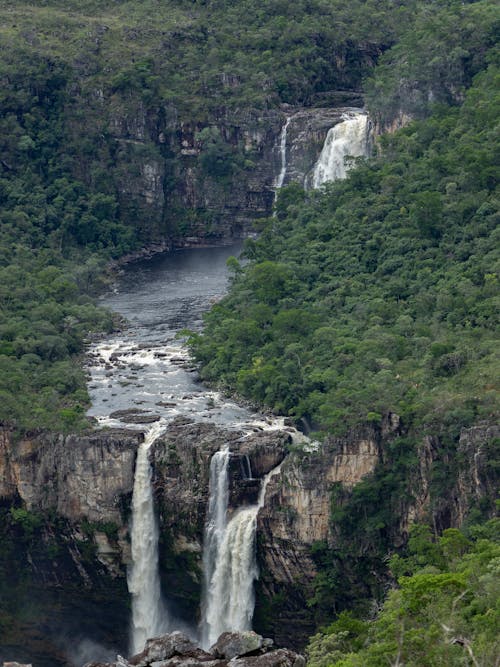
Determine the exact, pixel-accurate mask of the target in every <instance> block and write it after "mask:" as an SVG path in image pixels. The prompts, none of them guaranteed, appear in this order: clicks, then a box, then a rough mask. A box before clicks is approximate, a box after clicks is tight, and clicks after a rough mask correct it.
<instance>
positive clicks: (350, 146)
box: [308, 111, 370, 188]
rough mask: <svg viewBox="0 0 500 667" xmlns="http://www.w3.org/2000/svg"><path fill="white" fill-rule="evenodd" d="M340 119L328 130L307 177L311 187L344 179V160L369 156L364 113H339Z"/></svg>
mask: <svg viewBox="0 0 500 667" xmlns="http://www.w3.org/2000/svg"><path fill="white" fill-rule="evenodd" d="M342 118H343V120H342V122H340V123H338V124H337V125H335V126H334V127H332V128H331V129H330V130H328V134H327V136H326V139H325V143H324V145H323V149H322V151H321V154H320V156H319V158H318V161H317V162H316V164H315V166H314V168H313V171H312V173H311V175H310V176H309V178H308V181H309V184H310V187H312V188H319V187H320V186H321V185H323V183H326V182H328V181H335V180H337V179H339V178H345V177H346V175H347V172H348V170H349V165H347V164H346V158H347V157H348V156H351V157H361V156H366V155H368V153H369V138H370V124H369V120H368V116H367V114H365V113H362V112H359V111H348V112H345V113H343V114H342Z"/></svg>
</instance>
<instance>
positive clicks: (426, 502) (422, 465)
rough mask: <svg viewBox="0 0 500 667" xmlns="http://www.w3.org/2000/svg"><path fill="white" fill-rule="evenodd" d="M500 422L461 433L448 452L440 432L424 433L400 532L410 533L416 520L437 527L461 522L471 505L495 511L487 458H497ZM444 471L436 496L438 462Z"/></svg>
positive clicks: (494, 476)
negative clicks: (445, 483)
mask: <svg viewBox="0 0 500 667" xmlns="http://www.w3.org/2000/svg"><path fill="white" fill-rule="evenodd" d="M499 439H500V427H499V426H498V425H496V424H491V423H483V424H477V425H476V426H473V427H471V428H464V429H462V430H461V432H460V436H459V440H458V443H457V447H456V451H453V452H450V451H449V450H448V449H447V448H446V447H444V446H443V443H442V442H441V440H440V438H439V437H438V436H425V437H424V438H423V439H422V441H421V443H420V445H419V447H418V461H419V468H418V471H417V474H416V475H415V478H414V479H413V480H412V486H413V490H414V492H413V494H412V496H411V498H410V500H409V502H408V504H407V507H406V508H405V511H404V512H403V514H402V522H401V526H400V532H401V534H402V535H403V536H404V535H405V534H406V535H407V534H408V530H409V526H410V525H411V524H412V523H415V522H425V521H429V520H431V521H432V523H433V524H434V526H435V528H436V531H437V532H439V531H441V530H443V529H444V528H449V527H459V526H461V525H462V524H463V522H464V521H465V519H466V518H467V516H468V515H469V514H470V512H471V511H472V510H478V509H480V510H481V513H482V514H483V515H486V516H487V515H493V513H494V509H495V508H494V501H495V498H496V497H497V495H498V491H499V475H498V471H497V470H496V469H495V467H494V466H492V465H490V462H491V461H494V460H495V459H496V458H497V456H498V455H497V454H496V451H498V443H499V441H500V440H499ZM438 466H439V467H440V468H441V470H443V469H444V470H448V471H449V472H448V480H449V489H448V492H447V493H446V495H443V494H441V495H440V496H439V495H438V496H437V497H434V496H435V495H436V494H434V496H433V494H432V483H433V479H434V478H435V476H436V470H437V467H438Z"/></svg>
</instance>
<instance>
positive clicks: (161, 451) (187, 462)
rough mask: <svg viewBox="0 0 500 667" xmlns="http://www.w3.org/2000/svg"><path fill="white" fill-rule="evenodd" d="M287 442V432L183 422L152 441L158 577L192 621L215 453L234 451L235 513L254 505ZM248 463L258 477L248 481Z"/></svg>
mask: <svg viewBox="0 0 500 667" xmlns="http://www.w3.org/2000/svg"><path fill="white" fill-rule="evenodd" d="M288 439H289V435H288V434H287V433H281V432H275V431H274V432H269V431H260V432H255V433H252V434H250V435H248V434H244V433H241V432H238V431H230V430H224V429H221V428H218V427H216V426H214V425H213V424H199V423H194V422H191V421H189V420H186V419H182V418H179V419H177V420H175V421H174V422H173V423H172V424H171V425H170V426H169V428H168V429H167V431H166V432H165V434H164V435H163V436H161V437H160V438H159V439H158V440H157V441H156V442H155V443H154V445H153V448H152V454H151V456H152V461H153V469H154V479H153V484H154V488H155V496H156V500H157V504H158V510H159V517H160V526H161V533H160V573H161V576H162V579H163V584H164V587H165V590H167V591H169V596H170V597H171V599H173V600H174V601H175V603H176V605H177V607H178V609H179V611H180V612H181V613H184V615H185V617H186V619H190V620H191V621H192V619H193V618H195V617H196V615H197V613H198V604H199V598H200V593H201V555H202V545H203V532H204V524H205V516H206V511H207V507H208V496H209V475H210V460H211V458H212V456H213V454H215V452H216V451H218V450H219V449H220V448H221V447H222V446H223V445H227V446H228V447H229V449H230V451H231V459H230V465H229V506H230V509H231V508H236V507H239V506H241V505H244V504H249V503H254V502H255V501H256V498H257V495H258V492H259V489H260V483H261V482H260V479H261V478H262V477H263V476H264V475H265V474H266V473H268V472H269V471H270V470H272V469H273V468H275V467H276V466H277V465H278V464H279V463H280V462H281V461H282V460H283V458H284V457H285V455H286V453H287V449H286V445H287V441H288ZM248 465H249V466H250V469H251V471H252V474H253V475H254V476H255V479H251V480H248V479H244V478H245V476H246V475H245V472H246V470H247V466H248Z"/></svg>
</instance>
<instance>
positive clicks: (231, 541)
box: [202, 452, 281, 648]
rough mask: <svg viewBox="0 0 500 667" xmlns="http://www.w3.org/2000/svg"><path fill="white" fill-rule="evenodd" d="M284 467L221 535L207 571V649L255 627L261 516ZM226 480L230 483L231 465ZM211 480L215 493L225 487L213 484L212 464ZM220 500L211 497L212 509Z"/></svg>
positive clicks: (204, 623)
mask: <svg viewBox="0 0 500 667" xmlns="http://www.w3.org/2000/svg"><path fill="white" fill-rule="evenodd" d="M219 454H221V452H219ZM280 468H281V464H280V465H278V466H277V467H276V468H274V470H271V472H269V473H268V474H267V475H266V477H265V478H264V480H263V482H262V486H261V489H260V492H259V498H258V501H257V504H256V505H251V506H250V507H244V508H243V509H240V510H238V511H237V512H236V513H235V514H234V516H233V517H232V518H231V520H230V521H229V523H227V525H225V527H224V530H223V532H222V534H221V533H219V535H218V539H217V553H213V554H212V555H211V559H210V567H211V569H210V571H207V570H206V571H205V585H206V590H205V600H206V603H205V605H204V615H203V621H202V646H204V647H205V648H209V647H210V646H211V645H212V644H213V643H214V642H215V641H216V640H217V639H218V637H219V636H220V635H221V634H222V633H223V632H226V631H230V630H250V629H251V627H252V616H253V610H254V606H255V597H254V590H253V583H254V580H255V579H256V578H257V577H258V574H259V571H258V567H257V559H256V551H255V533H256V528H257V515H258V513H259V510H260V509H261V508H262V507H263V506H264V501H265V496H266V489H267V485H268V483H269V480H270V479H271V477H272V476H273V475H275V474H277V473H278V472H279V470H280ZM218 470H219V471H221V472H222V466H218ZM225 479H226V482H225V483H226V484H227V467H226V476H225ZM210 483H211V489H210V493H211V494H212V493H213V491H212V488H213V489H214V490H215V489H217V492H218V490H219V489H220V488H222V487H223V483H222V482H220V481H217V483H216V484H214V486H213V487H212V466H211V467H210ZM218 502H219V499H217V501H215V500H214V503H213V505H212V496H211V499H210V508H212V507H213V508H215V505H217V504H218ZM226 510H227V494H226ZM210 516H211V515H210V509H209V523H208V524H207V525H208V527H207V533H206V537H205V540H207V535H208V531H209V530H210ZM214 532H215V531H214ZM214 543H215V540H214ZM206 548H207V545H206V543H205V549H206ZM207 561H208V559H207ZM204 565H205V558H204Z"/></svg>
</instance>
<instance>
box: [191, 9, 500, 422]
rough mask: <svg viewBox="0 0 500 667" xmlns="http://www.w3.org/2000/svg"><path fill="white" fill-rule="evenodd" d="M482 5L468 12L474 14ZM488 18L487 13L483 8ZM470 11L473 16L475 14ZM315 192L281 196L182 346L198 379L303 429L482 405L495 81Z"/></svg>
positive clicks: (493, 220)
mask: <svg viewBox="0 0 500 667" xmlns="http://www.w3.org/2000/svg"><path fill="white" fill-rule="evenodd" d="M480 4H482V3H478V5H480ZM484 8H485V9H486V10H487V9H488V3H485V5H484ZM474 10H475V11H476V12H478V6H475V7H474ZM492 55H493V54H492V52H491V51H490V52H489V53H488V55H487V57H486V56H485V58H484V59H483V71H481V72H480V73H479V74H477V75H476V77H475V78H474V80H473V84H472V86H471V87H470V88H469V89H468V91H467V93H466V96H465V101H464V103H463V104H462V105H461V106H445V105H442V106H440V107H436V108H435V110H434V113H433V114H432V116H431V117H429V118H427V119H425V120H421V121H418V122H414V123H412V124H411V125H409V126H408V127H407V128H406V129H404V130H402V131H401V132H399V133H398V134H396V135H393V136H388V137H385V138H384V139H383V140H382V141H381V148H380V153H379V156H378V157H377V158H375V159H373V160H370V161H368V162H367V163H366V164H360V165H359V166H358V167H357V169H355V170H354V171H353V172H352V174H351V176H350V178H348V179H347V180H346V181H344V182H336V183H334V184H331V185H329V186H327V187H326V188H325V189H324V191H323V192H319V193H318V192H308V193H304V192H303V191H302V190H301V189H300V188H299V187H298V186H293V185H292V186H290V187H289V188H287V189H285V190H284V191H283V192H282V194H281V196H280V198H279V200H278V203H277V210H276V217H275V218H273V219H272V220H270V221H268V222H267V224H266V227H265V229H264V230H263V233H262V235H261V237H260V239H259V240H258V241H249V242H248V243H247V246H246V256H247V257H248V258H250V259H251V262H250V263H249V264H248V265H246V266H245V267H244V268H242V267H240V266H239V265H237V264H233V269H234V280H233V285H232V290H231V293H230V295H229V296H228V297H227V298H226V299H225V300H223V301H222V302H221V303H220V304H218V305H217V306H216V307H215V308H214V309H213V310H212V312H211V313H210V314H209V315H208V316H207V319H206V331H205V333H204V335H202V336H200V337H194V338H193V339H192V345H193V349H194V351H195V354H196V355H197V357H198V359H199V360H200V361H201V363H202V377H203V378H205V379H208V380H210V381H218V382H220V383H222V384H225V385H227V386H229V387H231V388H232V389H236V390H237V391H238V392H239V393H241V394H242V395H244V396H248V397H249V398H251V399H253V400H255V401H258V402H261V403H264V404H267V405H269V406H270V407H271V408H273V409H274V410H277V411H279V412H282V413H286V414H291V415H294V416H295V417H296V418H297V419H298V420H300V419H302V420H305V422H306V423H308V424H311V425H312V427H313V428H314V429H328V430H329V431H332V430H334V431H341V430H342V431H343V430H345V429H346V428H347V427H348V426H350V425H353V424H355V423H359V422H362V421H366V420H369V421H375V422H376V421H379V420H380V418H381V415H382V414H384V413H387V412H388V411H391V410H392V411H396V412H398V414H400V415H401V416H402V417H403V418H404V420H405V421H406V423H417V422H418V423H421V424H430V423H439V424H440V425H444V426H447V425H450V426H452V427H453V428H454V429H455V430H457V429H458V430H459V429H460V427H461V426H464V425H467V424H470V423H472V422H473V421H475V420H477V419H478V418H480V417H488V416H489V415H490V414H492V411H493V409H494V404H493V398H494V387H495V378H496V377H498V364H497V362H496V361H495V340H496V325H497V314H498V310H497V305H498V302H497V298H498V260H499V257H498V237H497V234H498V226H497V225H498V190H497V189H496V188H497V185H496V179H495V170H496V160H497V153H496V151H497V142H496V135H495V133H496V130H497V125H496V123H497V118H498V112H499V97H498V93H496V92H495V91H496V90H497V89H498V69H497V66H496V65H495V64H494V63H493V62H492V63H491V65H488V61H489V59H490V57H492Z"/></svg>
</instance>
